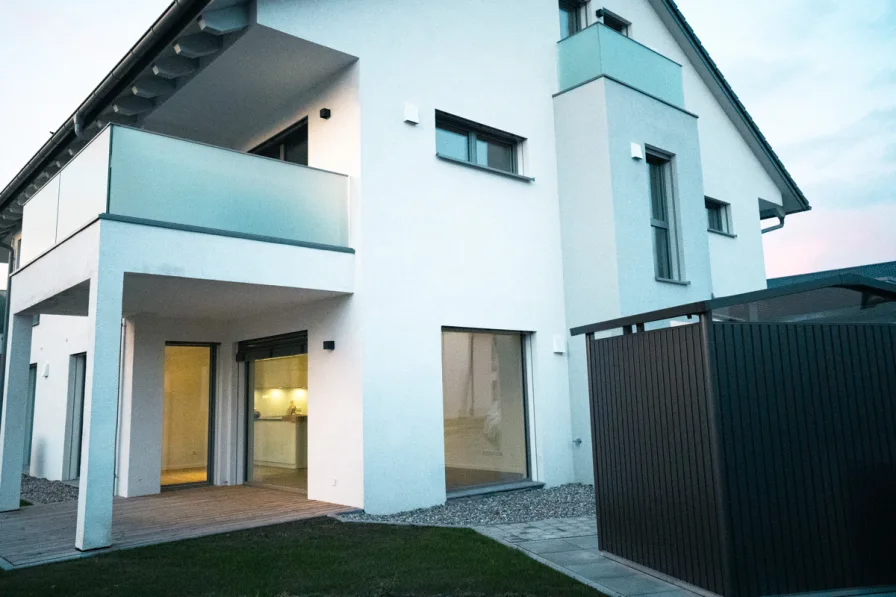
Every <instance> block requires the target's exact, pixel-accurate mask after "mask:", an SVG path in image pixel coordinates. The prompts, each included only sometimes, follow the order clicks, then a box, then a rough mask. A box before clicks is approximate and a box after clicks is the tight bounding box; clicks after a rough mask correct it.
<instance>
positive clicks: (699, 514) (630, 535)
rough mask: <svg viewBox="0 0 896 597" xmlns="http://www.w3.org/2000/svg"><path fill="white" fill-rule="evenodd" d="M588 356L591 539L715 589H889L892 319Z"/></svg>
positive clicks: (776, 328) (662, 334) (894, 491)
mask: <svg viewBox="0 0 896 597" xmlns="http://www.w3.org/2000/svg"><path fill="white" fill-rule="evenodd" d="M588 350H589V356H588V364H589V389H590V392H591V420H592V438H593V445H594V450H595V459H594V467H595V481H596V485H597V486H596V494H595V495H596V501H597V511H598V533H599V539H600V545H601V549H603V550H605V551H607V552H609V553H612V554H616V555H618V556H621V557H623V558H626V559H629V560H632V561H634V562H637V563H639V564H642V565H644V566H647V567H650V568H653V569H655V570H658V571H660V572H663V573H665V574H668V575H670V576H673V577H676V578H679V579H681V580H684V581H686V582H689V583H691V584H693V585H696V586H698V587H702V588H704V589H707V590H709V591H712V592H715V593H719V594H723V595H726V597H759V596H762V595H777V594H793V593H801V592H807V591H820V590H836V589H843V588H852V587H867V586H875V585H893V584H896V325H891V324H885V325H870V324H868V325H866V324H813V323H792V324H787V323H713V324H712V325H708V324H702V325H691V326H684V327H675V328H667V329H662V330H655V331H650V332H641V333H634V334H627V335H622V336H616V337H612V338H606V339H601V340H595V339H590V340H589V341H588Z"/></svg>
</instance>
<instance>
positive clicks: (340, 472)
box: [117, 297, 364, 507]
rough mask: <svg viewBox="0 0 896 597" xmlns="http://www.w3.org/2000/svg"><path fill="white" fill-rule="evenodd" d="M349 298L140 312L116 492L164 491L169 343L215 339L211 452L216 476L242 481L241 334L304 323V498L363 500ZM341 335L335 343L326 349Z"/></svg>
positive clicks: (133, 325)
mask: <svg viewBox="0 0 896 597" xmlns="http://www.w3.org/2000/svg"><path fill="white" fill-rule="evenodd" d="M350 303H351V299H350V298H348V297H346V298H334V299H327V300H323V301H317V302H314V303H310V304H308V305H306V306H303V307H301V308H296V309H290V310H286V311H281V312H278V313H276V314H273V315H270V316H263V317H251V318H246V319H242V320H237V321H215V320H207V319H206V320H200V319H168V318H162V317H157V316H145V315H144V316H137V317H134V318H132V319H131V321H130V325H129V326H128V330H129V333H130V334H132V335H133V340H132V342H129V343H128V346H129V350H130V354H126V355H125V360H126V361H130V362H131V363H132V370H133V371H134V372H136V375H135V376H134V378H133V385H132V387H131V389H130V390H129V391H126V392H125V394H124V396H123V399H122V415H121V420H122V427H121V429H122V431H121V434H120V447H119V473H118V491H117V493H118V494H119V495H122V496H125V497H131V496H136V495H148V494H153V493H158V492H159V489H160V486H159V476H160V474H161V445H160V438H161V433H162V404H163V391H162V379H163V376H164V351H165V343H166V342H209V343H219V346H218V353H217V364H216V380H215V381H216V388H217V396H216V402H215V426H214V433H215V457H214V473H213V477H212V480H213V482H214V483H215V484H217V485H232V484H239V483H241V482H242V480H243V479H244V478H245V467H244V462H243V458H244V455H245V446H246V444H245V441H246V433H245V430H246V418H245V417H246V412H245V405H246V396H245V383H246V378H245V375H246V373H245V364H244V363H237V362H236V360H235V357H236V348H237V343H238V342H240V341H242V340H249V339H254V338H261V337H266V336H272V335H277V334H284V333H289V332H296V331H303V330H307V331H308V412H309V416H308V497H309V498H310V499H314V500H321V501H326V502H333V503H337V504H345V505H349V506H356V507H362V506H363V468H362V465H363V461H364V458H363V447H362V436H361V434H360V433H359V431H360V429H361V412H362V411H361V393H360V374H359V366H358V360H359V356H360V351H361V350H360V343H359V342H358V338H357V336H358V333H357V331H358V326H355V325H352V322H351V320H350V317H351V309H350ZM324 340H335V342H336V350H334V351H332V352H330V351H325V350H323V341H324Z"/></svg>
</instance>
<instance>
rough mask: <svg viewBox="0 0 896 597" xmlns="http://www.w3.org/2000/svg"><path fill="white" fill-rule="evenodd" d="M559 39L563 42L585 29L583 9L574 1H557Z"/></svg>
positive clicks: (579, 3) (581, 5)
mask: <svg viewBox="0 0 896 597" xmlns="http://www.w3.org/2000/svg"><path fill="white" fill-rule="evenodd" d="M558 9H559V15H560V39H561V40H564V39H566V38H567V37H569V36H571V35H575V34H576V33H578V32H579V31H581V30H582V29H584V28H585V22H584V21H585V19H583V18H582V16H583V14H582V13H583V12H584V7H583V4H582V3H581V2H577V1H576V0H559V2H558Z"/></svg>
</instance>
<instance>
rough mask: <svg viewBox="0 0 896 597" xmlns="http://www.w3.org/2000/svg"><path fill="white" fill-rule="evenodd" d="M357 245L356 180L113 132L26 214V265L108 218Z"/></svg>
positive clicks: (168, 140)
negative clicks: (353, 240) (351, 228)
mask: <svg viewBox="0 0 896 597" xmlns="http://www.w3.org/2000/svg"><path fill="white" fill-rule="evenodd" d="M104 213H108V214H111V215H113V216H122V217H125V218H133V219H135V220H140V221H149V222H154V223H161V224H171V225H174V226H184V227H190V228H194V229H195V228H201V229H204V230H206V231H209V232H221V233H225V234H226V233H230V234H237V235H246V236H248V237H250V238H252V237H264V238H265V239H268V240H273V241H278V240H279V241H286V242H302V243H313V244H320V245H328V246H335V247H347V246H348V177H347V176H345V175H342V174H336V173H333V172H326V171H323V170H317V169H314V168H307V167H305V166H299V165H296V164H290V163H286V162H281V161H278V160H272V159H269V158H264V157H260V156H255V155H249V154H244V153H240V152H238V151H232V150H229V149H223V148H220V147H212V146H210V145H203V144H201V143H194V142H191V141H185V140H182V139H176V138H173V137H167V136H164V135H157V134H154V133H148V132H145V131H140V130H137V129H132V128H127V127H121V126H110V127H108V128H106V129H105V130H104V131H103V132H101V133H100V134H99V135H97V137H95V138H94V139H93V140H92V141H91V142H90V144H89V145H88V146H87V147H85V148H84V149H83V150H82V151H81V152H80V153H79V154H78V155H77V156H75V157H74V158H73V159H72V161H71V162H69V163H68V164H67V165H66V166H65V167H64V168H63V169H62V170H61V171H60V172H59V173H58V174H56V176H55V177H54V178H53V179H52V180H50V181H49V182H47V183H46V185H44V187H43V188H42V189H41V190H40V191H38V193H37V194H35V195H34V196H33V197H32V198H31V199H30V200H29V201H28V203H27V204H26V205H25V207H24V212H23V220H22V263H23V264H24V263H26V262H28V261H30V260H32V259H34V258H35V257H37V256H38V255H40V254H42V253H43V252H45V251H47V250H48V249H50V248H52V247H53V246H55V245H56V244H57V243H59V242H61V241H62V240H64V239H65V238H67V237H68V236H71V234H73V233H74V232H77V231H78V230H79V229H81V228H82V227H84V226H85V225H87V224H89V223H90V222H92V221H93V220H95V219H96V218H97V217H98V216H99V215H100V214H104Z"/></svg>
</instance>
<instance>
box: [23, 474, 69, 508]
mask: <svg viewBox="0 0 896 597" xmlns="http://www.w3.org/2000/svg"><path fill="white" fill-rule="evenodd" d="M22 499H23V500H25V501H26V502H31V503H32V504H53V503H56V502H69V501H72V500H76V499H78V488H77V487H72V486H71V485H68V484H67V483H63V482H62V481H48V480H47V479H38V478H37V477H31V476H28V475H22Z"/></svg>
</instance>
